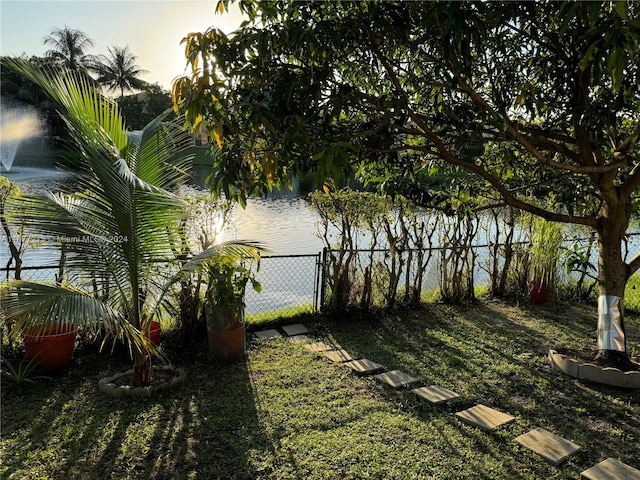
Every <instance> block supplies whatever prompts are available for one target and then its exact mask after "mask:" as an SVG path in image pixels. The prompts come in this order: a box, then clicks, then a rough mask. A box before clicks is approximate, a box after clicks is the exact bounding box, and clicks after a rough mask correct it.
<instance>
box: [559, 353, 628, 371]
mask: <svg viewBox="0 0 640 480" xmlns="http://www.w3.org/2000/svg"><path fill="white" fill-rule="evenodd" d="M556 351H557V352H558V353H561V354H562V355H566V356H567V357H569V358H573V359H575V360H578V361H581V362H583V363H593V364H594V365H597V366H599V367H613V368H617V369H619V370H622V371H623V372H638V371H640V359H638V358H634V359H632V358H630V357H628V356H622V355H621V356H616V357H615V358H613V359H611V358H601V357H598V353H599V351H598V350H596V349H593V348H583V349H580V350H577V349H573V348H557V349H556Z"/></svg>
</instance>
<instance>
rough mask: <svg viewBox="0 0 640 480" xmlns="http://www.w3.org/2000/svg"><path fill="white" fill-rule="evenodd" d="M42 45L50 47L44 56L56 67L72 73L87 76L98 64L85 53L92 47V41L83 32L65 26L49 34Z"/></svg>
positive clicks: (92, 57)
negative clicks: (52, 61) (51, 60)
mask: <svg viewBox="0 0 640 480" xmlns="http://www.w3.org/2000/svg"><path fill="white" fill-rule="evenodd" d="M44 44H45V45H48V46H50V47H51V48H50V49H49V50H47V51H46V52H45V55H46V56H47V57H49V58H51V59H53V60H54V62H55V63H56V64H57V65H58V66H60V67H63V68H66V69H68V70H71V71H72V72H76V73H78V74H81V75H87V76H88V75H89V72H91V71H95V70H96V68H97V65H98V63H99V62H98V58H97V57H96V56H94V55H90V54H88V53H86V50H87V49H89V48H91V47H93V46H94V43H93V40H92V39H90V38H89V37H87V35H86V34H85V33H84V32H82V31H80V30H76V29H73V28H69V27H67V26H66V25H65V26H64V27H63V28H58V29H56V30H54V31H53V32H51V34H50V35H49V36H47V37H46V38H45V39H44Z"/></svg>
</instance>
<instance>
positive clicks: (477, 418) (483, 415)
mask: <svg viewBox="0 0 640 480" xmlns="http://www.w3.org/2000/svg"><path fill="white" fill-rule="evenodd" d="M456 416H457V417H458V418H459V419H460V420H462V421H463V422H464V423H466V424H468V425H472V426H474V427H478V428H479V429H481V430H484V431H486V432H490V431H492V430H495V429H496V428H498V427H501V426H503V425H506V424H508V423H511V422H513V421H514V420H515V417H512V416H511V415H508V414H506V413H503V412H500V411H498V410H494V409H493V408H489V407H487V406H486V405H481V404H479V405H476V406H475V407H471V408H468V409H466V410H463V411H461V412H458V413H456Z"/></svg>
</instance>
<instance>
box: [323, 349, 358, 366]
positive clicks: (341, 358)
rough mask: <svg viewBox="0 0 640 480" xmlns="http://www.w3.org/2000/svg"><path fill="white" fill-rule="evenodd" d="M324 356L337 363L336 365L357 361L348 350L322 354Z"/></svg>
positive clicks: (330, 351)
mask: <svg viewBox="0 0 640 480" xmlns="http://www.w3.org/2000/svg"><path fill="white" fill-rule="evenodd" d="M322 354H323V355H324V356H325V357H327V358H328V359H329V360H331V361H332V362H336V363H341V362H348V361H349V360H355V358H354V357H352V356H351V354H350V353H349V352H347V351H346V350H329V351H325V352H322Z"/></svg>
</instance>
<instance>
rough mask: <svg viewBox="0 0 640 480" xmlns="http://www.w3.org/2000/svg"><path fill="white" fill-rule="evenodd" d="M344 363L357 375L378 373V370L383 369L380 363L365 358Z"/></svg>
mask: <svg viewBox="0 0 640 480" xmlns="http://www.w3.org/2000/svg"><path fill="white" fill-rule="evenodd" d="M345 365H346V366H347V367H349V368H350V369H351V370H353V371H354V372H356V373H357V374H359V375H372V374H374V373H378V372H379V371H380V370H384V367H383V366H382V365H380V364H379V363H376V362H372V361H371V360H367V359H366V358H363V359H362V360H353V361H351V362H346V363H345Z"/></svg>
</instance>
